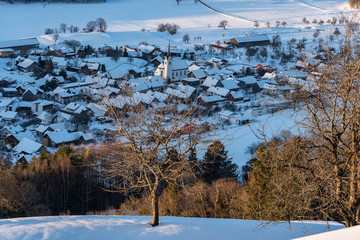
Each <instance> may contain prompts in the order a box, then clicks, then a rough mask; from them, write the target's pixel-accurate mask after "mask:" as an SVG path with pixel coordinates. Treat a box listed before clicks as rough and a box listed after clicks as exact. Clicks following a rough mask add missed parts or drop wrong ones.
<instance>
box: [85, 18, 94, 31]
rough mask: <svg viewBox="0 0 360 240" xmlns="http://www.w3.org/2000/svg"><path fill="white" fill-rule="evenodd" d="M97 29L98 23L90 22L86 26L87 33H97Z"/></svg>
mask: <svg viewBox="0 0 360 240" xmlns="http://www.w3.org/2000/svg"><path fill="white" fill-rule="evenodd" d="M95 28H96V22H95V21H90V22H88V23H87V24H86V27H85V32H93V31H95Z"/></svg>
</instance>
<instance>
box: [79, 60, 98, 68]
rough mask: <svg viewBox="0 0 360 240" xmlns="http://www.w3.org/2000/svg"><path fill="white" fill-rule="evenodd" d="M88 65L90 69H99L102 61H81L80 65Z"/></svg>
mask: <svg viewBox="0 0 360 240" xmlns="http://www.w3.org/2000/svg"><path fill="white" fill-rule="evenodd" d="M85 66H87V68H88V69H90V70H98V69H99V67H100V63H93V62H81V63H80V67H85Z"/></svg>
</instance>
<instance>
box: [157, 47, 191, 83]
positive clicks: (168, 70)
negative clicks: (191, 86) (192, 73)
mask: <svg viewBox="0 0 360 240" xmlns="http://www.w3.org/2000/svg"><path fill="white" fill-rule="evenodd" d="M187 73H188V65H187V63H186V61H185V60H181V59H173V58H172V57H171V55H170V46H169V50H168V54H167V56H166V57H165V60H164V62H163V63H161V64H160V65H159V66H158V67H157V68H156V70H155V74H154V75H155V76H161V77H162V78H164V79H166V80H167V81H171V82H173V81H175V80H176V79H180V80H181V79H182V78H184V77H187Z"/></svg>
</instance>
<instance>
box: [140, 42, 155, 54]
mask: <svg viewBox="0 0 360 240" xmlns="http://www.w3.org/2000/svg"><path fill="white" fill-rule="evenodd" d="M155 48H156V47H155V46H153V45H145V44H140V46H139V47H138V48H137V49H138V50H139V51H141V52H145V53H150V52H151V51H153V50H154V49H155Z"/></svg>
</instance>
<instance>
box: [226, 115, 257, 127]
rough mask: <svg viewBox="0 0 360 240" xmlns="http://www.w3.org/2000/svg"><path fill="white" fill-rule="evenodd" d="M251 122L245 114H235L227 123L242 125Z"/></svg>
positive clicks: (250, 117) (249, 117) (250, 118)
mask: <svg viewBox="0 0 360 240" xmlns="http://www.w3.org/2000/svg"><path fill="white" fill-rule="evenodd" d="M251 121H252V116H250V115H247V114H235V115H232V116H230V117H229V122H230V124H232V125H244V124H248V123H249V122H251Z"/></svg>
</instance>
